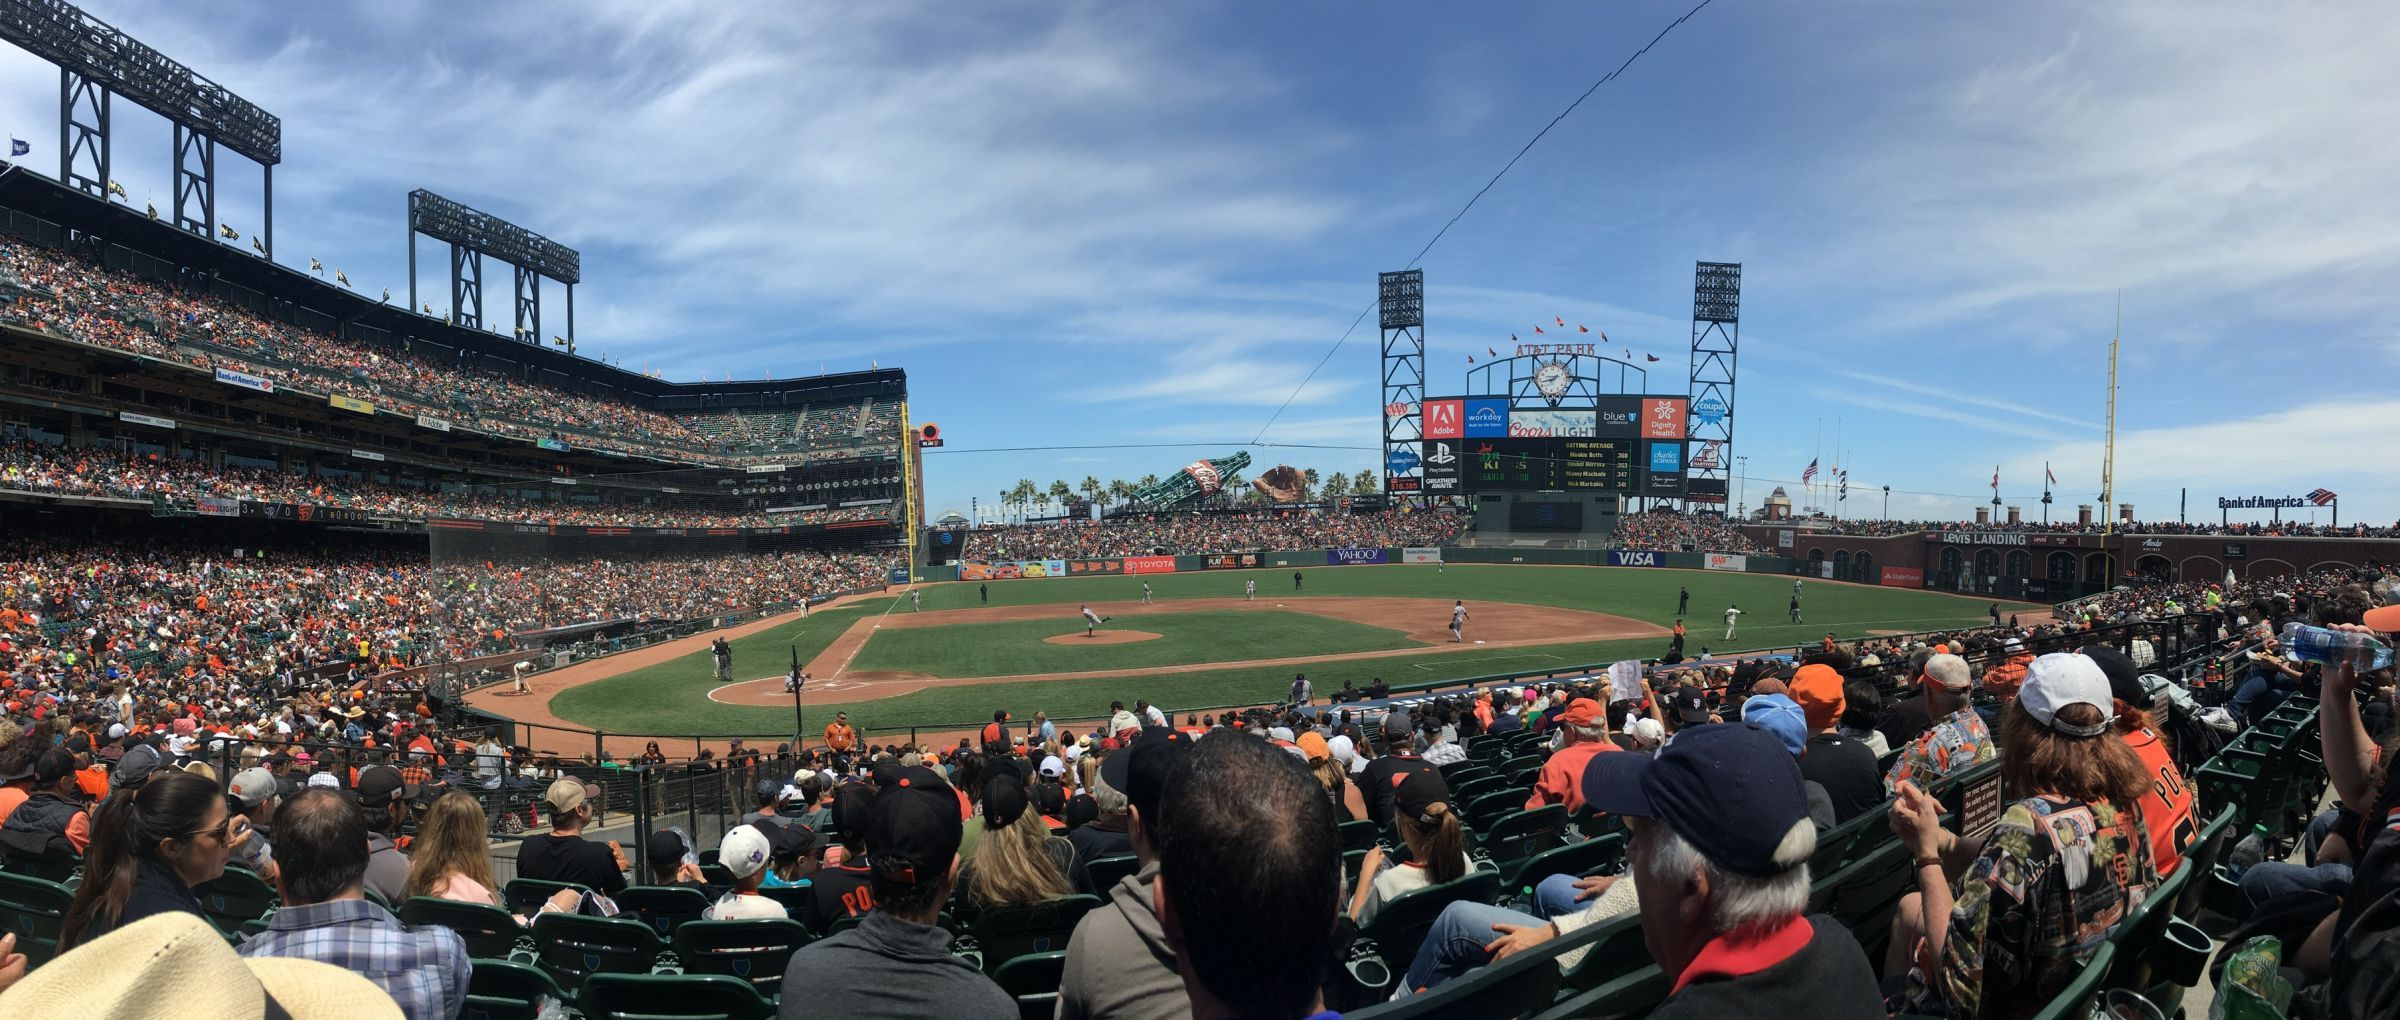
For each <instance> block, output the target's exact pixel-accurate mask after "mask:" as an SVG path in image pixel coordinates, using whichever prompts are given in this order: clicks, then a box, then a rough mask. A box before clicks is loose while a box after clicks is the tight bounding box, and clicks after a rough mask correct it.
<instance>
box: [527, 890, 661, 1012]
mask: <svg viewBox="0 0 2400 1020" xmlns="http://www.w3.org/2000/svg"><path fill="white" fill-rule="evenodd" d="M663 948H665V944H664V943H663V942H661V941H660V940H659V937H658V933H657V932H655V931H652V930H650V926H649V925H646V924H643V923H642V922H640V921H636V920H634V919H632V918H630V917H585V916H583V915H581V914H566V913H550V914H543V915H541V916H540V917H536V918H534V919H533V951H534V954H535V957H536V958H537V959H538V960H539V961H540V962H541V966H542V969H543V970H546V971H549V972H550V976H551V977H554V978H557V979H558V984H559V987H561V988H565V989H568V990H570V991H572V990H574V989H577V988H580V987H581V986H582V985H583V980H584V979H585V978H586V977H589V976H591V975H593V974H647V973H649V972H650V965H651V964H653V963H656V962H658V952H659V950H660V949H663ZM579 998H580V993H579ZM678 1015H681V1014H678Z"/></svg>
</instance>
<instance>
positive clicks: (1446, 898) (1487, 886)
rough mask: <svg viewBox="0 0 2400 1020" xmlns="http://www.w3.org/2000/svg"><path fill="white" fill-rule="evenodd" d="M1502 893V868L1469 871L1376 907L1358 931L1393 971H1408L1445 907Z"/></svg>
mask: <svg viewBox="0 0 2400 1020" xmlns="http://www.w3.org/2000/svg"><path fill="white" fill-rule="evenodd" d="M1499 893H1500V873H1499V872H1497V871H1490V870H1476V871H1470V872H1467V873H1466V874H1465V875H1461V876H1459V877H1458V878H1456V879H1454V880H1452V881H1448V882H1444V883H1442V884H1440V885H1432V886H1427V887H1425V888H1423V889H1419V890H1417V891H1415V892H1411V893H1403V894H1401V895H1399V896H1397V897H1394V898H1393V899H1392V900H1391V901H1390V902H1388V903H1385V904H1384V905H1383V906H1382V907H1381V908H1380V909H1378V910H1376V911H1375V917H1374V918H1373V919H1372V920H1369V921H1368V922H1367V924H1366V927H1365V928H1363V929H1361V930H1360V932H1359V935H1360V936H1361V937H1364V938H1367V939H1370V940H1373V941H1374V943H1375V951H1376V953H1377V954H1378V955H1380V956H1382V957H1383V963H1384V966H1387V967H1390V968H1391V969H1392V973H1394V974H1405V973H1407V972H1408V965H1409V962H1410V961H1412V960H1414V959H1415V958H1416V955H1417V944H1418V943H1420V942H1423V941H1425V932H1426V930H1427V929H1430V928H1432V927H1433V922H1434V919H1435V918H1438V917H1440V916H1441V915H1442V908H1443V907H1447V906H1449V905H1450V904H1452V903H1456V902H1460V901H1462V900H1463V901H1467V902H1471V903H1490V902H1492V901H1493V900H1495V899H1497V898H1499Z"/></svg>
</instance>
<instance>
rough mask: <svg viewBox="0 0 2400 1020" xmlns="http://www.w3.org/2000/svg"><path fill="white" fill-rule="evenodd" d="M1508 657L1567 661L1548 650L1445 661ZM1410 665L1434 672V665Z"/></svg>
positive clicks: (1484, 660) (1413, 663)
mask: <svg viewBox="0 0 2400 1020" xmlns="http://www.w3.org/2000/svg"><path fill="white" fill-rule="evenodd" d="M1508 659H1548V660H1550V661H1552V662H1564V661H1566V660H1564V659H1561V658H1559V657H1558V656H1555V655H1552V654H1550V653H1548V652H1519V653H1517V654H1515V655H1483V656H1477V657H1475V658H1472V659H1445V660H1443V662H1444V664H1445V665H1447V664H1448V663H1451V662H1501V661H1504V660H1508ZM1409 665H1411V666H1415V667H1416V668H1418V669H1421V670H1424V671H1426V672H1428V673H1431V672H1433V667H1432V666H1429V665H1426V664H1425V663H1422V662H1412V663H1409Z"/></svg>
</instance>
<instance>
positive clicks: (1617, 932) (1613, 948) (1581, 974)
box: [1560, 914, 1650, 993]
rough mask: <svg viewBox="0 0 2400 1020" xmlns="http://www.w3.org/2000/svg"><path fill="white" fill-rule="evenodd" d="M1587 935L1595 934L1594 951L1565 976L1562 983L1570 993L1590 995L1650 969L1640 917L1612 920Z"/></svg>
mask: <svg viewBox="0 0 2400 1020" xmlns="http://www.w3.org/2000/svg"><path fill="white" fill-rule="evenodd" d="M1584 931H1588V932H1590V933H1591V938H1590V940H1589V944H1590V945H1591V947H1592V951H1591V952H1588V953H1585V954H1583V960H1582V961H1581V962H1580V963H1578V964H1576V965H1575V967H1574V968H1573V969H1571V970H1569V971H1567V972H1566V973H1565V974H1564V975H1562V976H1561V978H1560V982H1561V984H1562V986H1563V987H1564V988H1565V989H1566V990H1567V991H1568V992H1571V993H1581V992H1588V991H1590V990H1592V989H1595V988H1598V987H1600V986H1602V985H1605V984H1608V983H1609V982H1612V981H1615V980H1617V979H1619V978H1622V977H1625V976H1626V975H1628V974H1632V973H1634V972H1636V971H1639V970H1641V969H1642V968H1644V967H1648V966H1650V948H1649V946H1648V945H1646V944H1645V943H1643V942H1642V919H1641V916H1640V915H1638V914H1627V915H1625V916H1624V917H1614V918H1610V919H1608V920H1606V921H1602V922H1600V923H1599V924H1595V925H1592V926H1591V927H1589V928H1586V929H1584ZM1576 934H1577V935H1582V934H1583V932H1577V933H1576Z"/></svg>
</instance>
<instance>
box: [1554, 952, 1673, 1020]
mask: <svg viewBox="0 0 2400 1020" xmlns="http://www.w3.org/2000/svg"><path fill="white" fill-rule="evenodd" d="M1668 987H1669V986H1668V984H1667V975H1666V972H1665V971H1662V970H1660V969H1658V965H1657V964H1655V963H1653V964H1647V965H1644V966H1642V967H1641V968H1639V969H1636V970H1634V971H1632V972H1629V973H1626V974H1622V975H1619V976H1618V977H1616V978H1613V979H1611V980H1610V981H1609V982H1608V983H1607V984H1603V985H1600V986H1599V987H1596V988H1593V989H1592V990H1590V991H1588V992H1584V993H1582V994H1580V995H1575V996H1572V997H1569V998H1566V999H1561V1000H1559V1001H1558V1002H1557V1003H1556V1004H1554V1005H1552V1006H1551V1007H1550V1008H1549V1009H1546V1010H1543V1011H1542V1012H1540V1013H1538V1014H1535V1017H1534V1020H1586V1018H1589V1017H1596V1016H1604V1017H1622V1016H1646V1015H1648V1014H1649V1012H1650V1011H1651V1010H1653V1009H1655V1008H1657V1007H1658V1004H1659V1003H1660V1002H1662V1001H1665V999H1666V997H1667V988H1668Z"/></svg>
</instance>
